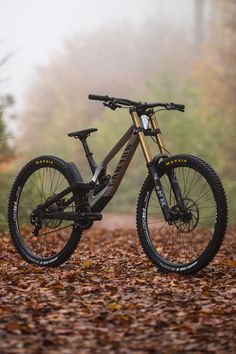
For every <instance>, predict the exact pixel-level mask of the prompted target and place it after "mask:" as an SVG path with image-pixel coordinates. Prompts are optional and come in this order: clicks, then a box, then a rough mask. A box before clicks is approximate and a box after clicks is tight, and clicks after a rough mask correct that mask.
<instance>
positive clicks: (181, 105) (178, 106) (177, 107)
mask: <svg viewBox="0 0 236 354" xmlns="http://www.w3.org/2000/svg"><path fill="white" fill-rule="evenodd" d="M174 106H175V108H176V109H180V110H184V109H185V105H184V104H177V103H174Z"/></svg>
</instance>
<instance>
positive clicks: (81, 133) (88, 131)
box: [67, 128, 97, 139]
mask: <svg viewBox="0 0 236 354" xmlns="http://www.w3.org/2000/svg"><path fill="white" fill-rule="evenodd" d="M96 131H97V129H96V128H89V129H84V130H78V131H76V132H70V133H68V134H67V135H68V136H69V137H74V138H77V139H78V138H79V139H87V137H88V136H89V135H90V134H91V133H93V132H96Z"/></svg>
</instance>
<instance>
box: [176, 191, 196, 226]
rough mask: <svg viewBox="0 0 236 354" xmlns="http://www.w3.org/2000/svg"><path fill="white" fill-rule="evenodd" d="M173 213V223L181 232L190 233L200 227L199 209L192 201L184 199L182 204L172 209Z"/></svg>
mask: <svg viewBox="0 0 236 354" xmlns="http://www.w3.org/2000/svg"><path fill="white" fill-rule="evenodd" d="M171 213H172V217H173V223H174V225H175V227H176V228H177V229H178V230H179V231H180V232H183V233H189V232H191V231H193V230H194V229H195V227H196V226H197V225H198V221H199V209H198V207H197V204H196V203H195V202H194V201H193V200H192V199H189V198H184V199H182V200H181V203H178V204H176V205H174V206H173V207H172V208H171Z"/></svg>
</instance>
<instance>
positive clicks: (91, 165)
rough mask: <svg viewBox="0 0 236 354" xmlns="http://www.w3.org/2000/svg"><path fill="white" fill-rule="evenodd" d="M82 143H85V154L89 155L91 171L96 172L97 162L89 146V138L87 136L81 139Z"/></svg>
mask: <svg viewBox="0 0 236 354" xmlns="http://www.w3.org/2000/svg"><path fill="white" fill-rule="evenodd" d="M80 140H81V142H82V144H83V148H84V151H85V155H86V157H87V160H88V163H89V166H90V168H91V171H92V173H93V174H94V173H95V170H96V168H97V164H96V162H95V161H94V158H93V153H92V152H91V151H90V149H89V146H88V144H87V140H86V138H84V139H80Z"/></svg>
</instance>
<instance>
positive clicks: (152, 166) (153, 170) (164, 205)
mask: <svg viewBox="0 0 236 354" xmlns="http://www.w3.org/2000/svg"><path fill="white" fill-rule="evenodd" d="M130 114H131V117H132V119H133V122H134V126H135V128H136V129H137V131H138V135H139V141H140V144H141V147H142V150H143V154H144V156H145V159H146V162H147V167H148V170H149V173H150V175H151V176H152V178H153V181H154V185H155V192H156V195H157V198H158V200H159V203H160V206H161V209H162V212H163V215H164V218H165V220H166V221H167V222H171V219H172V216H171V212H170V208H169V205H168V202H167V199H166V196H165V192H164V189H163V187H162V184H161V181H160V177H159V174H158V170H157V166H156V163H155V162H154V160H153V159H152V155H151V151H150V148H149V146H148V143H147V140H146V137H145V135H144V132H143V131H142V129H140V128H142V122H141V119H140V116H139V115H138V113H137V111H135V110H131V111H130ZM150 123H151V126H152V129H153V130H154V129H155V130H156V129H158V130H159V125H158V122H157V119H156V116H155V114H153V115H152V116H151V117H150ZM155 138H156V142H157V144H158V146H159V149H160V152H161V153H162V154H163V153H165V152H166V149H165V144H164V141H163V138H162V136H161V133H160V130H159V133H157V134H156V135H155ZM171 185H172V183H171Z"/></svg>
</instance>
